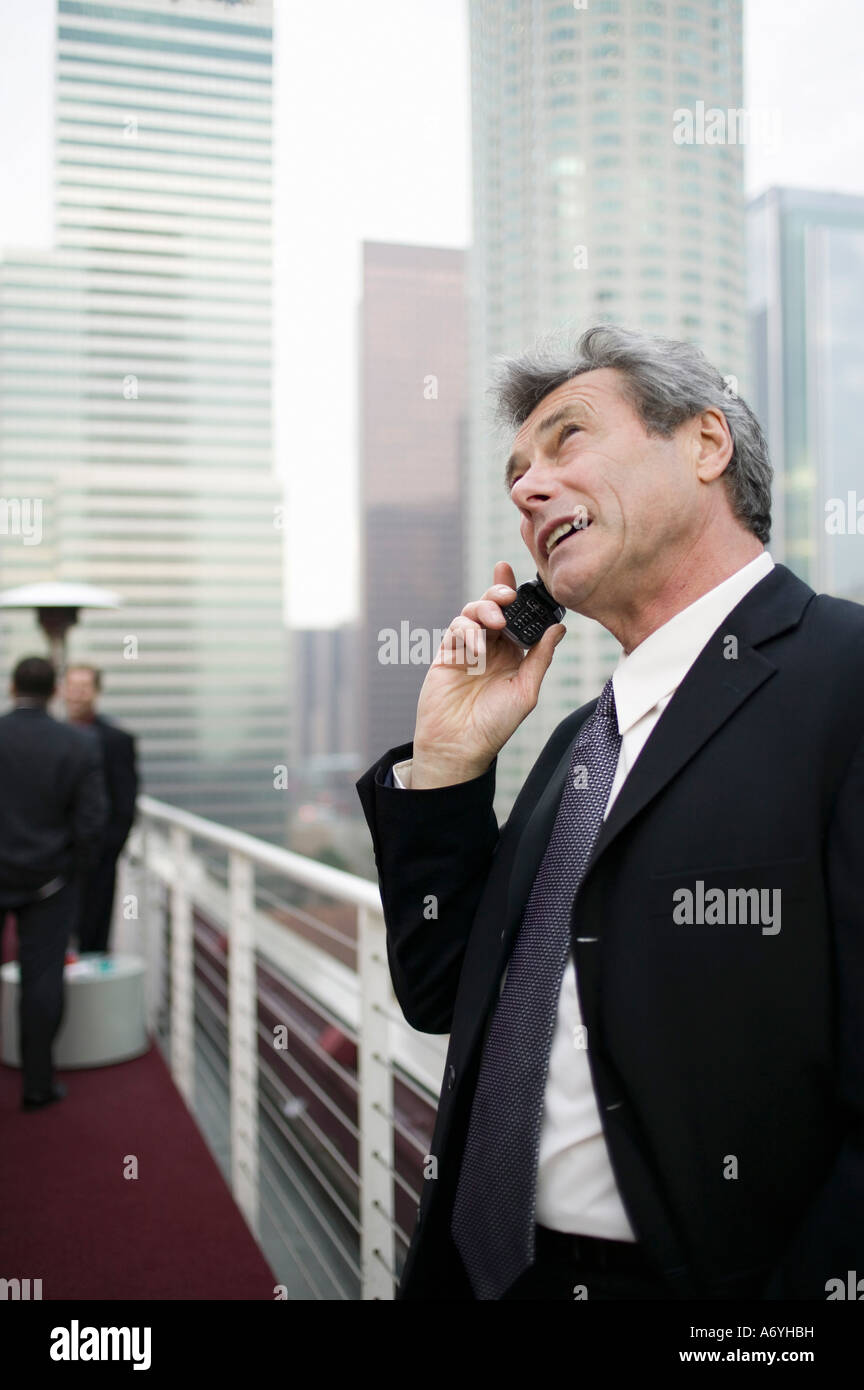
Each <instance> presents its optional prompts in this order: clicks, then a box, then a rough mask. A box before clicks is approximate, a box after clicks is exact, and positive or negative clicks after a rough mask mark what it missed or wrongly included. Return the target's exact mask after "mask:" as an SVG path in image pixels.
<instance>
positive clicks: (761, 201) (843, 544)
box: [748, 188, 864, 603]
mask: <svg viewBox="0 0 864 1390" xmlns="http://www.w3.org/2000/svg"><path fill="white" fill-rule="evenodd" d="M748 233H749V241H750V257H749V265H750V314H751V331H752V335H753V377H754V380H755V383H756V384H755V388H754V398H753V405H754V408H755V409H756V410H757V411H758V413H759V417H760V419H761V420H762V423H763V425H764V426H765V430H766V433H767V435H768V445H769V448H770V450H771V456H772V458H773V460H774V466H775V483H774V536H775V539H774V541H773V542H772V553H773V554H774V555H775V556H776V557H777V558H778V559H780V560H782V561H783V562H784V564H787V565H788V566H789V568H790V569H791V570H794V571H795V573H796V574H797V575H800V577H801V578H802V579H803V580H804V581H805V583H807V584H810V585H811V586H812V587H813V588H814V589H816V591H817V592H819V593H822V592H827V593H829V594H837V595H839V596H840V597H841V598H852V599H856V600H857V601H858V602H859V603H862V602H864V553H862V541H861V537H862V535H864V485H862V474H861V460H860V454H859V445H858V423H857V422H858V415H859V411H860V406H861V388H862V385H864V346H862V342H861V322H862V317H864V198H861V197H857V196H855V195H854V194H848V193H826V192H822V191H819V190H814V189H806V188H769V189H768V190H767V191H766V192H765V193H763V194H761V196H760V197H758V198H756V199H754V200H753V202H752V203H751V204H750V207H749V209H748ZM859 507H860V510H859Z"/></svg>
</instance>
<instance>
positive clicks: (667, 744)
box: [504, 565, 815, 954]
mask: <svg viewBox="0 0 864 1390" xmlns="http://www.w3.org/2000/svg"><path fill="white" fill-rule="evenodd" d="M814 597H815V595H814V592H813V590H812V589H811V588H810V587H809V586H808V585H806V584H804V583H803V582H802V581H801V580H799V579H797V578H796V577H795V575H793V574H792V572H791V571H790V570H788V569H787V568H786V567H785V565H775V566H774V569H773V570H771V572H770V573H769V574H767V575H766V576H765V578H764V579H762V580H760V582H759V583H758V584H756V585H755V586H754V588H752V589H751V590H750V591H749V593H747V594H745V595H744V597H743V599H742V600H741V602H740V603H739V604H738V605H737V607H735V608H733V610H732V611H731V613H729V614H728V615H727V616H726V617H725V618H724V619H723V621H722V623H721V624H720V625H719V627H718V628H717V629H716V630H715V632H714V633H713V634H712V636H711V637H710V638H709V640H708V642H707V643H706V645H705V647H703V649H702V651H701V652H700V654H699V656H698V657H697V658H696V661H695V662H694V663H693V665H692V666H691V667H690V670H689V671H688V672H687V675H686V676H685V678H684V680H683V681H682V682H681V684H680V685H679V687H678V689H677V690H676V692H675V694H674V695H673V697H672V699H671V700H670V701H669V704H668V705H667V706H666V709H665V710H664V711H663V714H662V715H661V717H660V719H659V720H658V721H657V724H656V726H655V727H654V729H653V730H652V732H651V734H650V736H649V738H648V741H647V742H646V744H645V747H644V748H643V749H642V752H641V753H640V755H639V757H638V758H637V759H636V762H635V763H634V764H633V767H632V768H631V770H630V773H629V775H628V776H627V779H626V781H625V782H624V784H623V786H622V788H621V790H620V792H619V793H618V796H617V797H616V799H615V802H614V805H613V807H612V810H611V811H610V813H609V816H608V818H607V819H606V820H605V821H604V822H603V825H602V826H601V828H600V834H599V835H598V837H597V841H596V844H595V846H594V849H593V851H592V854H591V858H590V859H589V861H588V865H587V867H586V870H585V875H586V877H587V875H588V873H590V871H591V869H592V867H593V865H594V864H595V863H596V861H597V859H598V858H599V857H600V855H601V854H603V853H604V851H605V850H606V849H608V847H609V845H610V844H611V843H612V842H613V841H614V840H615V838H616V837H617V836H618V835H620V834H621V832H622V830H624V828H625V827H626V826H627V825H629V823H630V822H631V821H632V820H633V818H634V816H636V815H638V814H639V812H640V811H642V810H643V809H644V808H645V807H646V806H647V805H648V803H649V802H650V801H651V800H653V798H654V797H655V796H657V795H658V793H659V792H661V791H662V790H663V788H664V787H665V786H666V785H667V783H668V782H670V781H671V779H672V778H673V777H674V776H676V774H677V773H679V772H680V771H681V769H682V768H683V767H685V766H686V764H687V763H688V762H689V761H690V759H691V758H693V757H694V756H695V754H696V753H698V751H699V749H700V748H701V747H702V746H703V744H705V743H707V741H708V739H709V738H711V736H712V735H713V734H714V733H715V732H716V731H717V730H718V729H719V728H720V727H721V726H722V725H723V724H725V723H726V721H727V720H728V719H730V718H731V717H732V715H733V714H734V713H735V711H736V710H737V709H739V708H740V706H741V705H742V704H743V703H744V702H745V700H747V699H749V697H750V696H751V695H752V694H753V693H754V691H756V690H758V689H759V687H760V685H762V684H763V683H764V682H765V681H766V680H768V678H769V677H770V676H771V675H773V673H774V671H775V670H776V667H775V666H774V663H773V662H771V661H770V660H769V659H768V658H767V657H766V656H764V655H763V654H762V653H761V652H758V651H756V650H755V649H754V647H755V644H756V643H759V642H764V641H767V640H768V639H769V638H770V637H775V636H777V635H779V633H781V632H783V631H785V630H786V629H788V628H790V627H793V626H795V625H796V624H797V623H798V622H800V620H801V616H802V614H803V611H804V609H805V608H806V606H807V604H808V603H809V602H810V600H811V599H812V598H814ZM729 637H734V638H735V640H736V642H737V656H735V657H730V656H728V655H727V653H728V652H729V650H730V646H729V643H728V641H727V639H728V638H729ZM594 703H595V704H596V701H595V702H594ZM592 711H593V706H592V707H591V709H590V710H589V711H588V715H590V714H591V712H592ZM587 717H588V716H587V715H586V718H587ZM582 722H584V721H580V724H579V725H578V726H577V728H576V729H575V730H574V734H573V738H572V739H571V740H570V742H569V743H568V745H567V747H566V749H565V750H564V752H563V753H562V755H561V757H560V758H559V760H558V762H557V764H556V766H555V768H554V771H553V772H552V775H551V776H550V778H549V781H548V784H547V785H546V787H545V788H544V790H543V792H542V793H541V795H540V796H539V798H538V800H537V802H536V805H535V807H534V810H533V811H532V813H531V815H530V816H529V817H528V820H527V821H526V823H525V828H524V830H523V831H522V834H521V836H520V838H519V840H518V842H517V843H516V844H515V845H514V846H513V849H512V855H513V871H512V873H511V875H510V882H509V885H508V891H507V903H506V920H505V933H506V935H505V941H504V945H505V948H506V949H505V953H506V954H509V949H510V944H511V941H512V936H513V933H514V932H515V931H516V929H517V928H518V926H519V923H520V922H521V919H522V913H523V911H524V908H525V903H526V902H527V900H528V896H529V894H530V892H531V887H532V885H533V882H534V878H535V877H536V874H537V870H538V869H539V867H540V863H541V861H542V859H543V855H544V853H545V850H546V846H547V845H548V843H549V838H550V836H551V834H552V827H553V825H554V823H555V816H556V814H557V811H558V806H559V803H560V801H561V797H562V795H563V791H564V782H565V779H566V777H567V772H568V768H569V766H570V758H571V756H572V752H573V744H574V743H575V740H576V738H577V737H578V733H579V729H580V728H581V727H582ZM583 881H584V880H583Z"/></svg>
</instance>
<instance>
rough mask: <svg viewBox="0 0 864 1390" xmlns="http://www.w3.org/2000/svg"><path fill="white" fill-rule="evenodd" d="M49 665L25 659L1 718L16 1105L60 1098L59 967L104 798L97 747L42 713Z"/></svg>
mask: <svg viewBox="0 0 864 1390" xmlns="http://www.w3.org/2000/svg"><path fill="white" fill-rule="evenodd" d="M54 688H55V674H54V667H53V666H52V665H51V662H50V661H45V660H44V659H43V658H42V657H37V656H31V657H26V658H25V659H24V660H23V661H19V662H18V665H17V666H16V667H15V670H14V672H13V674H12V686H11V690H10V694H11V697H12V702H13V705H12V709H11V710H9V711H8V713H6V714H5V715H3V716H2V718H0V914H3V913H5V912H7V911H11V912H13V913H14V915H15V917H16V919H17V925H18V959H19V962H20V969H21V986H20V993H19V1029H20V1033H19V1036H20V1046H21V1066H22V1071H23V1092H22V1098H21V1108H22V1110H37V1109H40V1108H41V1107H42V1106H44V1105H50V1104H51V1102H52V1101H57V1100H62V1098H63V1096H64V1095H65V1094H66V1089H65V1087H64V1086H62V1085H60V1084H59V1083H57V1082H55V1080H54V1074H53V1070H54V1069H53V1057H52V1046H53V1043H54V1039H55V1037H56V1035H57V1031H58V1029H59V1027H60V1024H61V1022H62V1018H63V1004H64V998H63V966H64V963H65V959H66V947H67V944H68V942H69V937H70V934H71V933H72V932H73V931H74V930H75V926H76V911H77V906H78V893H79V879H80V877H81V876H82V875H85V874H86V873H87V872H88V871H89V869H90V866H91V864H92V863H93V862H94V861H95V859H96V858H97V856H98V854H99V852H100V848H101V843H102V831H103V828H104V825H105V816H106V809H107V799H106V795H105V784H104V781H103V776H102V768H101V765H100V759H99V753H98V749H96V748H95V747H94V746H93V745H92V743H91V742H90V741H89V740H88V739H86V738H84V737H83V736H82V734H81V733H80V732H79V731H78V730H77V729H71V728H69V727H68V726H67V725H65V724H61V723H59V721H58V720H56V719H53V718H52V717H51V715H50V714H49V713H48V702H49V700H50V699H51V696H52V695H53V694H54Z"/></svg>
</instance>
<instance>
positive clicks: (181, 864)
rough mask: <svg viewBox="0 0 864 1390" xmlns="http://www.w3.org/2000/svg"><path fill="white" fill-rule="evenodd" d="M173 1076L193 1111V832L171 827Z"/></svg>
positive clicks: (176, 826)
mask: <svg viewBox="0 0 864 1390" xmlns="http://www.w3.org/2000/svg"><path fill="white" fill-rule="evenodd" d="M171 856H172V859H173V861H174V878H173V882H172V884H171V1074H172V1076H173V1077H174V1081H175V1083H176V1085H177V1089H178V1090H179V1091H180V1094H181V1095H182V1096H183V1099H184V1100H185V1102H186V1104H187V1106H188V1107H189V1109H190V1110H191V1109H192V1108H193V1106H194V1102H195V995H194V970H193V954H192V953H193V935H192V902H191V898H190V895H189V877H188V872H189V870H188V865H189V832H188V830H184V829H183V827H182V826H179V825H172V827H171Z"/></svg>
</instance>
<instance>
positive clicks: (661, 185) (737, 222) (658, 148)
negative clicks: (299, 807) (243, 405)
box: [466, 0, 762, 811]
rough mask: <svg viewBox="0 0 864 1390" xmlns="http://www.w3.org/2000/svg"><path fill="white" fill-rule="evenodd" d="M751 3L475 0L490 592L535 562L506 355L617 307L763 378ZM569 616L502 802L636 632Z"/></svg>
mask: <svg viewBox="0 0 864 1390" xmlns="http://www.w3.org/2000/svg"><path fill="white" fill-rule="evenodd" d="M741 9H742V6H741V3H740V0H700V3H698V4H697V3H691V4H677V3H673V0H669V2H668V3H665V0H664V3H659V0H590V4H588V5H586V6H585V7H584V8H582V7H579V8H577V7H576V6H574V5H573V4H572V3H569V4H562V3H560V0H559V3H555V0H544V2H543V3H539V0H510V3H508V4H506V5H505V4H501V3H499V0H471V5H470V23H471V71H472V109H473V179H474V245H473V247H472V251H471V256H470V296H469V297H470V303H471V306H472V311H473V312H472V318H471V416H470V422H471V423H470V481H469V493H468V499H467V513H466V515H467V516H468V518H469V519H470V520H469V525H468V528H467V531H466V536H467V550H466V556H467V564H468V589H469V591H470V594H471V595H472V596H475V595H477V594H480V593H482V592H483V590H484V589H486V588H487V587H488V586H489V584H490V583H491V582H492V569H493V565H494V563H495V561H496V560H499V559H507V560H510V562H511V563H512V564H513V566H514V569H515V571H516V576H517V581H519V582H522V581H523V580H526V579H532V578H533V577H534V568H533V566H532V565H531V561H530V556H529V555H528V552H527V551H526V549H525V546H524V544H523V542H522V540H521V538H520V535H519V529H518V521H519V517H518V514H517V512H516V509H515V507H514V506H513V504H512V502H510V500H509V498H508V497H507V494H506V492H505V490H504V487H503V475H504V462H505V460H506V458H507V455H508V453H509V448H508V447H507V441H502V439H501V438H498V437H496V434H495V432H494V431H493V429H492V428H491V416H490V411H489V401H488V395H487V389H486V388H487V386H488V382H489V374H490V372H489V369H490V363H491V361H492V359H493V357H495V356H496V355H497V354H500V353H505V354H510V353H518V352H520V351H522V350H524V349H525V348H527V347H529V346H531V345H532V344H533V343H534V342H535V340H536V339H537V338H539V337H541V336H545V335H548V334H551V333H556V332H557V333H560V334H561V335H562V336H563V337H565V338H566V339H569V340H575V338H576V337H577V336H578V334H579V333H580V332H582V331H583V330H584V329H585V328H587V327H589V326H590V325H591V324H593V323H596V322H599V321H607V322H610V321H611V322H616V323H621V324H624V325H626V326H628V327H632V328H643V329H646V330H648V331H650V332H655V333H659V334H663V335H665V336H669V337H673V338H686V339H692V340H694V341H696V342H697V343H698V344H699V345H700V346H701V347H703V348H704V350H705V352H706V353H707V354H708V356H709V358H710V359H711V360H712V361H713V362H714V364H715V365H716V366H717V367H718V368H719V370H720V371H721V372H722V373H723V374H724V375H728V376H731V377H734V379H735V380H734V385H733V389H737V390H739V391H740V392H741V393H742V394H744V395H745V397H746V395H747V389H748V363H747V351H748V342H747V318H746V285H745V233H744V189H743V146H742V144H741V143H740V137H741V135H742V134H744V133H746V127H744V128H742V126H741V124H740V123H739V121H738V118H737V117H735V118H734V119H733V118H732V117H730V116H729V115H728V113H729V112H737V111H739V110H740V109H741V105H742V17H741ZM715 111H716V112H719V113H720V114H721V115H722V121H721V122H720V125H719V126H718V124H717V119H718V118H716V117H712V122H713V123H709V124H710V143H709V139H708V136H707V133H706V131H707V127H706V120H705V118H706V113H712V112H715ZM682 113H683V115H682ZM751 130H752V127H751ZM718 133H721V134H723V135H724V139H723V140H722V141H715V137H716V135H717V134H718ZM756 133H757V134H760V135H761V133H762V132H761V130H760V131H757V132H756ZM566 622H567V627H568V636H567V637H566V638H565V640H564V642H563V643H562V644H561V645H560V646H559V647H558V649H557V651H556V654H555V660H554V662H553V665H552V667H551V669H550V672H549V674H548V676H547V677H546V679H545V681H544V684H543V688H542V691H541V695H540V702H539V704H538V706H537V708H536V709H535V711H534V712H533V714H532V715H531V717H530V718H529V719H527V720H526V721H525V722H524V724H522V725H521V726H520V728H519V729H518V730H517V731H516V733H515V734H514V736H513V738H512V739H511V740H510V742H509V743H508V744H507V746H506V748H505V749H504V750H503V752H502V754H501V756H500V758H499V761H498V776H497V785H498V799H497V801H496V808H497V809H498V810H499V811H506V810H507V809H508V808H509V805H510V804H511V803H512V800H513V797H514V796H515V794H516V792H517V791H518V789H519V787H520V786H521V784H522V782H523V781H524V779H525V776H526V775H527V773H528V771H529V769H530V767H531V766H532V764H533V762H534V761H535V759H536V757H537V754H538V753H539V751H540V749H541V748H542V746H543V744H544V742H545V740H546V739H547V737H548V736H549V734H550V733H551V731H552V729H553V728H554V727H555V726H556V725H557V724H558V723H559V722H560V720H561V719H562V718H563V717H564V716H565V715H566V714H567V713H569V712H570V711H571V710H572V709H574V708H576V707H578V706H579V705H580V704H582V703H583V702H584V701H586V700H588V699H592V698H594V697H596V695H597V693H598V691H599V690H600V689H601V687H602V685H603V682H604V681H605V679H606V678H607V677H608V675H609V674H610V672H611V670H612V668H613V666H614V664H615V662H616V661H617V658H618V653H619V651H620V648H619V647H618V644H617V643H616V642H614V641H613V639H612V638H611V637H610V636H609V635H608V634H607V633H605V632H604V631H603V630H602V629H601V628H600V627H599V626H598V625H597V624H595V623H591V622H589V621H587V620H585V619H582V618H580V617H579V616H578V615H576V614H573V613H569V614H568V615H567V619H566Z"/></svg>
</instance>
